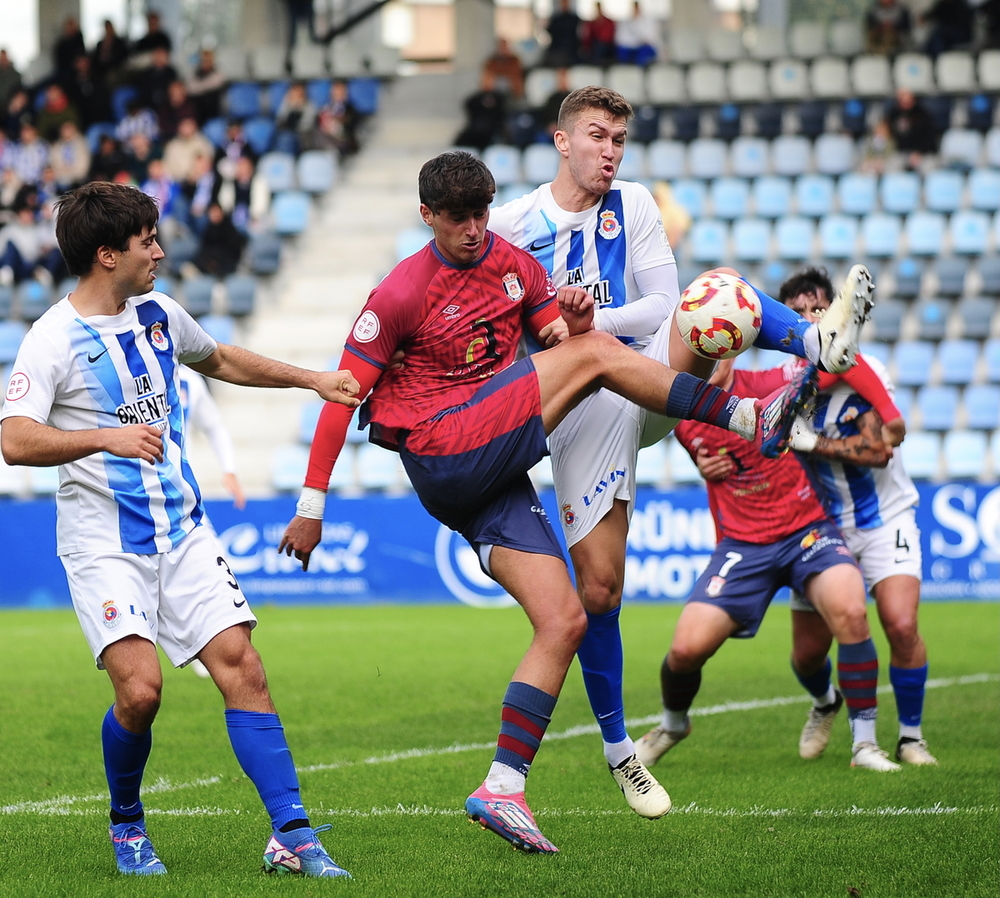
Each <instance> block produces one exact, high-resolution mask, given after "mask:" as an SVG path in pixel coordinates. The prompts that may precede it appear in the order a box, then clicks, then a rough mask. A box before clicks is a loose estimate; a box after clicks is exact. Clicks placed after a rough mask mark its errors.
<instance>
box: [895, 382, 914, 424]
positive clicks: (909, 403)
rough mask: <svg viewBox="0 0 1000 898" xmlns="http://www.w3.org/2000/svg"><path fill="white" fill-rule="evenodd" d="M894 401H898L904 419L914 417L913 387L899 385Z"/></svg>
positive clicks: (908, 419) (907, 419)
mask: <svg viewBox="0 0 1000 898" xmlns="http://www.w3.org/2000/svg"><path fill="white" fill-rule="evenodd" d="M892 401H893V402H895V403H896V408H898V409H899V413H900V415H902V416H903V420H904V421H910V420H911V419H912V418H913V406H914V399H913V387H897V388H896V392H895V394H894V395H893V397H892Z"/></svg>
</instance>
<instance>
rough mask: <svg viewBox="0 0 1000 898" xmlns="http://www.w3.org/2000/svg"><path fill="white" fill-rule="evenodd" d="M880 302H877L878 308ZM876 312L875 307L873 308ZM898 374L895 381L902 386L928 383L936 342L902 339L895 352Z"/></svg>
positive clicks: (894, 358)
mask: <svg viewBox="0 0 1000 898" xmlns="http://www.w3.org/2000/svg"><path fill="white" fill-rule="evenodd" d="M878 306H879V303H875V307H876V308H877V307H878ZM872 311H873V312H874V309H873V310H872ZM893 361H894V363H895V368H896V374H895V377H894V378H893V381H894V382H895V383H896V384H897V385H898V386H901V387H919V386H922V385H923V384H926V383H927V380H928V378H929V377H930V373H931V364H932V363H933V361H934V344H933V343H928V342H926V341H923V340H900V341H899V342H898V343H896V350H895V352H894V353H893Z"/></svg>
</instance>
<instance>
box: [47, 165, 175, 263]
mask: <svg viewBox="0 0 1000 898" xmlns="http://www.w3.org/2000/svg"><path fill="white" fill-rule="evenodd" d="M159 217H160V213H159V210H158V209H157V208H156V202H155V200H153V198H152V197H149V196H147V195H146V194H145V193H143V192H142V191H141V190H139V189H138V188H136V187H130V186H128V185H125V184H113V183H111V182H110V181H91V182H90V183H89V184H84V185H83V186H82V187H77V188H76V189H75V190H70V191H69V192H68V193H65V194H63V195H62V196H61V197H59V199H58V200H57V201H56V240H57V241H58V243H59V251H60V252H61V253H62V255H63V258H64V259H65V260H66V267H67V268H68V269H69V273H70V274H72V275H74V276H75V277H80V276H81V275H84V274H88V273H89V272H90V269H91V268H92V267H93V264H94V260H95V257H96V255H97V251H98V250H99V249H100V248H101V247H102V246H109V247H111V248H112V249H115V250H118V252H122V253H123V252H127V250H128V245H129V241H130V240H131V239H132V238H133V237H137V236H139V235H140V234H141V233H142V232H143V230H149V231H151V230H152V229H153V228H155V227H156V221H157V219H158V218H159Z"/></svg>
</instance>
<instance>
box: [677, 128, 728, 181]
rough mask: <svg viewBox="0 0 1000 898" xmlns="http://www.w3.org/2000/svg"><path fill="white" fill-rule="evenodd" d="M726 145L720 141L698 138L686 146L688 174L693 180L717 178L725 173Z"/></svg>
mask: <svg viewBox="0 0 1000 898" xmlns="http://www.w3.org/2000/svg"><path fill="white" fill-rule="evenodd" d="M726 155H727V153H726V145H725V144H724V143H723V142H722V141H721V140H714V139H712V138H709V137H699V138H698V139H697V140H693V141H691V143H689V144H688V154H687V157H688V165H687V167H688V172H690V174H691V176H692V177H695V178H706V179H708V178H718V177H721V176H722V175H724V174H725V172H726Z"/></svg>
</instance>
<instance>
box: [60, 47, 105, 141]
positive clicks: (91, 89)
mask: <svg viewBox="0 0 1000 898" xmlns="http://www.w3.org/2000/svg"><path fill="white" fill-rule="evenodd" d="M62 86H63V89H64V90H65V91H66V96H67V97H69V101H70V103H72V104H73V106H74V108H75V109H76V111H77V112H78V113H79V114H80V129H81V130H86V129H87V128H89V127H90V126H91V125H93V124H95V123H96V122H112V121H114V114H113V113H112V112H111V90H110V88H108V86H107V84H105V82H104V81H103V80H102V79H101V78H98V77H97V76H95V75H94V71H93V63H92V62H91V58H90V57H89V56H77V58H76V59H74V60H73V74H72V76H71V77H67V78H66V79H64V80H63V82H62Z"/></svg>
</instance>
